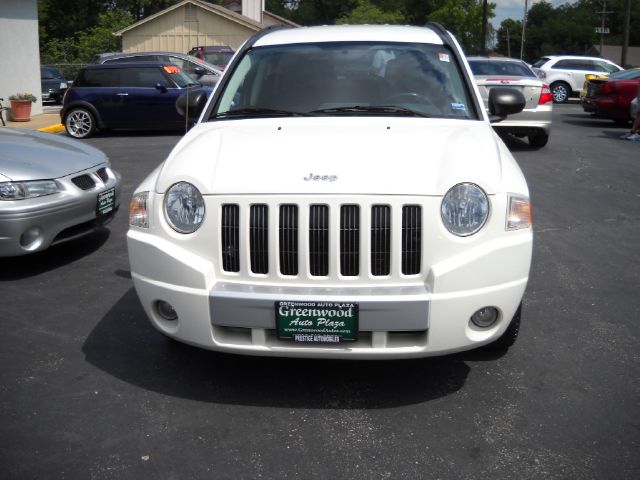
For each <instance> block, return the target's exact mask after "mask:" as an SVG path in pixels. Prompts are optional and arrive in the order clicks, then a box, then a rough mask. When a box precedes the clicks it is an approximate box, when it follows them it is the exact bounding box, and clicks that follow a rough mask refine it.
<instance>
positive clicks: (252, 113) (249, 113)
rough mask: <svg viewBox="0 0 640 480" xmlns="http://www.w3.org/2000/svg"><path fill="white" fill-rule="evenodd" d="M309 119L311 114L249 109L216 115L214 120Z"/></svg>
mask: <svg viewBox="0 0 640 480" xmlns="http://www.w3.org/2000/svg"><path fill="white" fill-rule="evenodd" d="M272 116H277V117H309V116H310V114H308V113H303V112H292V111H289V110H276V109H274V108H258V107H247V108H239V109H237V110H228V111H226V112H219V113H216V114H215V115H214V116H213V118H233V117H272Z"/></svg>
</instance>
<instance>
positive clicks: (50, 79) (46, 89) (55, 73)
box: [40, 66, 68, 103]
mask: <svg viewBox="0 0 640 480" xmlns="http://www.w3.org/2000/svg"><path fill="white" fill-rule="evenodd" d="M40 86H41V88H42V101H43V102H54V103H61V102H62V97H63V96H64V92H65V91H66V90H67V86H68V85H67V81H66V80H65V79H64V77H63V76H62V73H60V70H58V69H57V68H54V67H45V66H42V67H40Z"/></svg>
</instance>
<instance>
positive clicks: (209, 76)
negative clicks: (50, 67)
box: [93, 52, 223, 86]
mask: <svg viewBox="0 0 640 480" xmlns="http://www.w3.org/2000/svg"><path fill="white" fill-rule="evenodd" d="M129 62H161V63H166V64H170V63H172V64H174V65H176V66H177V67H179V68H180V70H182V71H183V72H185V73H187V74H188V75H189V76H190V77H191V78H193V79H194V80H196V81H197V82H198V83H201V84H202V85H209V86H214V85H215V84H216V83H218V80H220V76H221V75H222V72H223V70H222V69H221V68H219V67H216V66H215V65H212V64H210V63H209V62H207V61H206V60H202V59H200V58H196V57H193V56H191V55H185V54H184V53H174V52H135V53H124V52H109V53H101V54H100V55H96V56H95V57H94V59H93V63H129Z"/></svg>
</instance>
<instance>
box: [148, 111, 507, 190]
mask: <svg viewBox="0 0 640 480" xmlns="http://www.w3.org/2000/svg"><path fill="white" fill-rule="evenodd" d="M498 142H499V140H498V139H497V137H496V136H495V134H494V133H493V131H492V129H491V126H490V125H489V124H488V123H485V122H482V121H466V120H443V119H416V118H398V117H393V118H381V117H375V118H363V117H357V118H356V117H332V118H331V117H322V118H308V117H306V118H285V119H261V120H242V121H218V122H210V123H203V124H199V125H197V126H196V127H195V128H194V129H192V130H191V132H189V133H188V134H187V135H186V136H185V137H184V138H183V139H182V140H181V142H180V143H179V144H178V145H177V146H176V148H175V149H174V151H173V153H172V155H171V156H170V157H169V158H168V159H167V161H166V162H165V164H164V166H163V168H162V171H161V173H160V175H159V177H158V181H157V184H156V189H157V191H158V192H159V193H162V192H165V191H166V190H167V188H169V187H170V186H171V185H173V184H174V183H176V182H179V181H187V182H190V183H193V184H194V185H196V186H197V187H198V189H199V190H200V191H201V192H202V193H203V194H217V195H226V194H303V195H304V194H378V195H381V194H382V195H384V194H388V195H414V194H415V195H444V194H445V193H446V192H447V190H448V189H449V188H451V187H452V186H453V185H455V184H457V183H460V182H475V183H477V184H478V185H480V186H482V188H483V189H484V190H485V191H486V192H487V193H494V192H495V191H496V190H498V189H499V188H500V181H501V176H502V162H501V157H502V156H503V155H504V149H502V148H499V145H498Z"/></svg>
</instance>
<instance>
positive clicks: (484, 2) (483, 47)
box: [480, 0, 487, 55]
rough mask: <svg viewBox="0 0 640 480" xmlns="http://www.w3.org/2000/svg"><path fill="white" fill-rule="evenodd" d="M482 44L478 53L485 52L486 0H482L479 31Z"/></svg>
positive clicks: (482, 53)
mask: <svg viewBox="0 0 640 480" xmlns="http://www.w3.org/2000/svg"><path fill="white" fill-rule="evenodd" d="M480 36H481V37H482V38H481V41H482V46H481V47H480V55H486V54H487V0H482V33H480Z"/></svg>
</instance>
